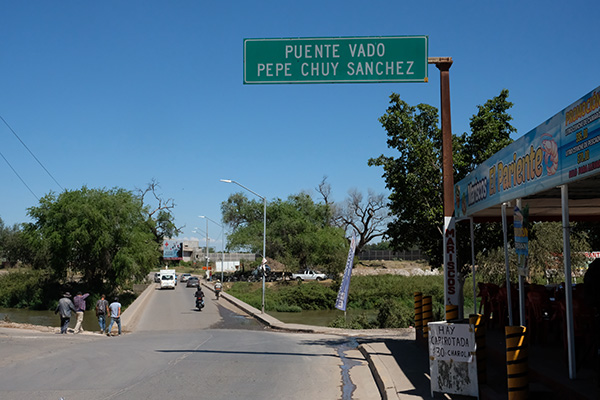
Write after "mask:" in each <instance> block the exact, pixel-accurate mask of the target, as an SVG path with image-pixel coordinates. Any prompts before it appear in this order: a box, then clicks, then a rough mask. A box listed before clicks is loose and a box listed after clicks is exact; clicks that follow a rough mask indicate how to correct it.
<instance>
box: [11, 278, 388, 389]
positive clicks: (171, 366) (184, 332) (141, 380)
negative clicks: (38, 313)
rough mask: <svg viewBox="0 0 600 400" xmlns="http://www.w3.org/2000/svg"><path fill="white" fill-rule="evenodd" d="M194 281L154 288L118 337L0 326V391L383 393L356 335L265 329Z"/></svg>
mask: <svg viewBox="0 0 600 400" xmlns="http://www.w3.org/2000/svg"><path fill="white" fill-rule="evenodd" d="M194 291H195V289H191V288H185V287H183V286H182V285H181V284H180V285H179V286H178V287H177V288H176V289H175V290H168V291H167V290H165V291H161V290H156V291H154V292H153V293H151V295H150V296H148V298H147V300H146V301H147V303H146V304H145V305H144V307H143V310H142V311H141V313H142V314H141V316H140V320H139V323H138V324H137V328H136V330H135V332H133V333H126V334H124V335H122V336H119V337H106V336H102V335H100V334H95V333H86V334H80V335H59V334H53V333H39V332H32V331H20V330H15V329H13V330H10V333H7V330H0V399H3V400H12V399H19V400H20V399H32V400H35V399H44V400H46V399H55V400H59V399H61V398H62V399H64V400H75V399H85V400H94V399H117V398H118V399H133V400H135V399H140V400H141V399H144V400H148V399H215V400H216V399H263V398H265V399H344V400H346V399H379V398H380V396H379V392H378V390H377V387H376V385H375V383H374V381H373V378H372V375H371V373H370V371H369V369H368V366H367V364H366V362H365V360H364V358H363V357H362V355H361V354H360V353H359V352H358V351H357V350H356V346H357V344H356V342H354V341H353V339H351V338H345V337H339V336H334V335H323V334H300V333H289V332H273V331H269V330H267V329H265V328H263V327H262V326H261V325H259V324H258V323H257V322H256V321H254V320H253V319H251V318H249V317H247V316H243V315H240V313H239V312H237V311H236V310H234V309H232V308H231V307H232V306H230V305H229V306H228V305H227V304H226V302H225V301H223V300H220V301H216V300H214V299H212V298H208V299H207V300H206V307H205V308H204V309H203V311H201V312H198V311H196V310H195V308H194V297H193V293H194ZM207 294H208V295H209V297H211V296H212V293H210V292H208V291H207ZM114 329H115V328H113V330H114Z"/></svg>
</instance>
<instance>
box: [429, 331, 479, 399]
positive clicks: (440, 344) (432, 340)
mask: <svg viewBox="0 0 600 400" xmlns="http://www.w3.org/2000/svg"><path fill="white" fill-rule="evenodd" d="M428 326H429V369H430V373H431V395H432V397H433V392H441V393H454V394H462V395H467V396H477V394H478V392H479V388H478V381H477V360H476V358H475V351H476V350H477V346H476V344H475V330H474V329H473V325H470V324H455V323H448V322H445V321H442V322H430V323H429V324H428Z"/></svg>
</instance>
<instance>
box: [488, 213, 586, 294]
mask: <svg viewBox="0 0 600 400" xmlns="http://www.w3.org/2000/svg"><path fill="white" fill-rule="evenodd" d="M578 225H579V224H576V223H573V224H572V228H573V229H572V230H571V235H570V249H571V265H572V271H573V273H574V275H575V276H577V275H578V274H580V273H581V271H582V269H581V267H583V266H584V265H585V264H586V258H585V255H584V252H585V251H587V250H588V249H589V244H588V241H587V234H586V233H585V232H584V231H583V230H581V229H580V228H579V227H578ZM511 236H512V234H511ZM512 240H513V239H512V237H509V241H512ZM477 260H478V268H477V274H478V276H479V278H480V280H481V281H484V282H491V283H496V284H498V285H502V284H504V283H505V282H506V270H505V268H506V267H505V261H504V249H503V247H497V248H494V249H490V250H486V251H481V252H479V254H478V255H477ZM517 263H518V260H517V254H516V253H515V251H514V248H510V249H509V269H510V273H511V276H516V275H517ZM563 263H564V256H563V231H562V224H561V223H560V222H537V223H534V224H533V225H532V226H531V228H530V230H529V256H528V266H529V276H528V280H529V281H530V282H536V283H559V282H563V281H564V280H565V275H564V272H563V271H564V264H563Z"/></svg>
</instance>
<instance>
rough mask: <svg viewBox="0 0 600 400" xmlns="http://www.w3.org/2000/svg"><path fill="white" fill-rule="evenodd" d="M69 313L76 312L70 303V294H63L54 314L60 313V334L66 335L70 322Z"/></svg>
mask: <svg viewBox="0 0 600 400" xmlns="http://www.w3.org/2000/svg"><path fill="white" fill-rule="evenodd" d="M71 311H73V312H75V311H77V310H76V309H75V305H74V304H73V302H72V301H71V293H69V292H65V294H63V297H62V299H60V300H59V301H58V305H57V306H56V310H54V314H58V313H60V333H63V334H66V333H67V329H68V328H69V322H70V321H71Z"/></svg>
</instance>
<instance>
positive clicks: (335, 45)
mask: <svg viewBox="0 0 600 400" xmlns="http://www.w3.org/2000/svg"><path fill="white" fill-rule="evenodd" d="M428 46H429V44H428V36H363V37H330V38H277V39H244V84H302V83H312V84H314V83H385V82H427V81H428V75H427V69H428V51H429V49H428Z"/></svg>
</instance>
